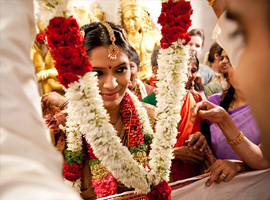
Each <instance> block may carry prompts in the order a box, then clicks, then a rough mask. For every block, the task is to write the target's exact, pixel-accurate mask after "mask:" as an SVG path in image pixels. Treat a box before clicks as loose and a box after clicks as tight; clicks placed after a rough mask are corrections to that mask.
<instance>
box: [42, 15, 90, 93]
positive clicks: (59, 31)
mask: <svg viewBox="0 0 270 200" xmlns="http://www.w3.org/2000/svg"><path fill="white" fill-rule="evenodd" d="M45 34H46V36H47V41H48V48H49V50H50V52H51V54H52V58H53V59H54V60H55V68H56V69H57V71H58V74H59V75H58V76H57V78H58V79H59V81H60V83H62V84H63V85H64V86H65V87H66V88H68V84H70V83H73V82H75V81H78V79H79V78H78V76H77V75H80V76H83V75H84V74H85V73H87V72H90V71H91V70H92V65H91V63H90V61H89V59H88V56H87V54H86V49H85V47H84V45H83V41H84V38H83V37H82V35H81V33H80V29H79V25H78V23H77V21H76V20H75V19H74V18H73V17H69V18H68V19H66V18H65V17H54V18H53V19H51V20H50V24H49V26H48V27H47V29H46V30H45Z"/></svg>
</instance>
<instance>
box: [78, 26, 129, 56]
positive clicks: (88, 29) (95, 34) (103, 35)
mask: <svg viewBox="0 0 270 200" xmlns="http://www.w3.org/2000/svg"><path fill="white" fill-rule="evenodd" d="M106 23H108V24H109V25H110V26H111V28H112V30H113V33H114V35H115V38H116V40H115V44H116V45H117V46H118V47H120V49H121V50H122V51H123V53H125V54H126V55H127V56H128V57H129V58H131V50H130V48H129V44H128V42H127V41H126V39H125V35H124V33H123V32H122V30H121V29H120V28H118V27H117V26H116V25H114V24H113V23H110V22H106ZM81 31H83V32H84V39H85V40H84V43H83V44H84V46H85V48H86V52H87V55H88V56H89V55H90V54H91V50H93V49H94V48H96V47H100V46H105V47H106V46H109V45H111V44H112V42H111V40H110V35H109V33H108V30H107V28H106V27H105V26H104V25H102V24H101V23H100V22H93V23H91V24H87V25H84V26H83V27H82V28H81Z"/></svg>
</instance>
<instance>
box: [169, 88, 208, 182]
mask: <svg viewBox="0 0 270 200" xmlns="http://www.w3.org/2000/svg"><path fill="white" fill-rule="evenodd" d="M201 100H202V97H201V95H200V94H199V93H198V92H196V91H194V90H193V89H190V90H189V91H188V92H187V94H186V96H185V97H184V98H183V99H182V103H183V104H182V109H181V121H180V124H179V127H178V135H177V137H176V139H177V142H176V144H175V146H174V147H181V146H183V145H184V144H185V141H186V140H187V139H188V138H189V136H190V135H191V134H194V133H196V132H197V131H200V126H201V123H202V121H203V120H202V119H201V118H199V117H198V118H197V119H196V121H195V123H194V124H192V123H191V122H190V120H189V119H190V108H191V107H192V106H193V105H195V104H196V103H198V102H200V101H201ZM199 174H200V166H197V165H188V164H185V163H183V162H181V161H180V160H177V159H174V160H173V161H172V167H171V175H172V179H173V181H177V180H182V179H186V178H190V177H193V176H197V175H199Z"/></svg>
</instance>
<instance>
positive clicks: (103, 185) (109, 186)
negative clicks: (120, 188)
mask: <svg viewBox="0 0 270 200" xmlns="http://www.w3.org/2000/svg"><path fill="white" fill-rule="evenodd" d="M92 185H93V187H94V188H95V193H96V195H97V197H98V198H101V197H106V196H110V195H113V194H115V193H116V189H117V184H116V182H115V180H114V177H113V175H112V174H109V175H108V176H106V177H105V178H103V179H101V180H93V179H92Z"/></svg>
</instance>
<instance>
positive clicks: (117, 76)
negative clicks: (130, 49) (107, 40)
mask: <svg viewBox="0 0 270 200" xmlns="http://www.w3.org/2000/svg"><path fill="white" fill-rule="evenodd" d="M119 50H120V51H119V53H118V55H117V59H116V60H111V59H109V58H108V48H107V47H103V46H101V47H97V48H94V49H93V50H92V51H91V53H90V56H89V58H90V61H91V63H92V65H93V71H94V72H97V74H98V75H97V76H98V86H99V90H100V95H101V96H102V99H103V102H104V107H105V108H106V109H111V108H115V107H117V106H119V105H120V103H121V101H122V99H123V97H124V95H125V92H126V89H127V87H128V84H129V81H130V66H129V65H130V61H129V58H128V56H127V55H126V54H124V53H123V51H121V49H119Z"/></svg>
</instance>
